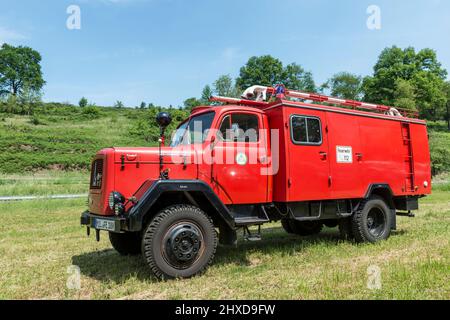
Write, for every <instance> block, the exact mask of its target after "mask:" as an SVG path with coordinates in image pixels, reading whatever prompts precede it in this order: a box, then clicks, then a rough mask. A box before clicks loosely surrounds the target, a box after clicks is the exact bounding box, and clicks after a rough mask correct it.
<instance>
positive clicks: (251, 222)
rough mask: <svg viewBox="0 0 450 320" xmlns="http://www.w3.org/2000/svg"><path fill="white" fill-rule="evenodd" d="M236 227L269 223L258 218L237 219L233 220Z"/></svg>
mask: <svg viewBox="0 0 450 320" xmlns="http://www.w3.org/2000/svg"><path fill="white" fill-rule="evenodd" d="M234 222H235V224H236V225H237V226H245V225H255V224H263V223H266V222H269V220H268V219H261V218H258V217H238V218H235V219H234Z"/></svg>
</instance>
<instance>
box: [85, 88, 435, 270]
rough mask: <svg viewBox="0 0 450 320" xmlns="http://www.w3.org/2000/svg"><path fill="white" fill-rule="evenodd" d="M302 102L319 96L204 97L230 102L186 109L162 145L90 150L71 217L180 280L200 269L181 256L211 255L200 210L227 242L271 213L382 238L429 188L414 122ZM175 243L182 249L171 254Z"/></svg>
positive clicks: (289, 224) (315, 228)
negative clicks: (86, 187)
mask: <svg viewBox="0 0 450 320" xmlns="http://www.w3.org/2000/svg"><path fill="white" fill-rule="evenodd" d="M264 90H266V89H264ZM268 91H270V90H268ZM255 92H256V91H255ZM272 92H274V89H273V90H272ZM293 94H294V96H295V97H296V98H303V97H305V96H307V94H304V93H297V92H294V93H293ZM308 97H310V98H311V97H312V99H313V100H315V101H318V102H323V103H322V104H311V103H305V102H303V101H298V100H297V101H295V100H294V101H293V100H288V99H285V97H284V96H282V97H279V96H277V99H274V101H271V102H264V101H255V100H247V99H245V100H238V99H232V98H215V99H214V100H216V101H221V102H223V103H224V102H225V103H227V102H228V103H231V104H226V105H219V106H205V107H198V108H195V109H194V110H193V111H192V113H191V115H190V117H189V119H187V120H186V121H184V122H183V123H181V124H180V125H179V127H178V130H177V133H175V135H174V137H173V139H172V143H171V145H170V146H160V148H155V147H153V148H151V147H140V148H128V147H123V148H117V147H114V148H106V149H103V150H101V151H100V152H98V154H97V155H96V156H95V158H94V160H93V163H92V172H91V182H90V192H89V210H88V211H86V212H84V213H83V214H82V217H81V223H82V224H83V225H86V226H87V227H88V232H89V230H90V228H94V229H95V230H96V232H97V237H98V236H99V230H107V231H109V234H110V238H111V243H112V244H113V246H114V247H115V248H116V249H117V250H118V251H119V252H121V253H125V254H127V253H130V252H135V251H140V250H141V249H137V246H139V248H142V252H143V254H144V257H146V261H147V262H148V263H149V265H150V266H151V267H152V270H153V271H154V273H155V274H156V275H157V276H160V277H163V276H169V277H176V276H182V277H184V276H190V275H193V274H196V273H198V272H199V270H201V269H202V268H204V267H205V266H206V265H207V262H205V261H203V260H202V261H203V262H196V261H197V260H195V261H194V257H195V259H203V257H202V256H199V254H192V252H191V251H189V250H212V249H211V246H212V247H214V250H215V242H214V241H213V240H210V241H209V242H208V241H207V240H205V239H206V238H207V236H208V232H206V231H205V228H206V229H207V228H208V223H209V222H208V220H203V222H202V221H200V220H201V219H205V218H204V217H207V218H206V219H210V221H211V222H210V223H211V224H212V226H213V227H215V228H218V229H219V236H220V239H219V240H220V241H221V242H223V243H227V244H232V243H236V230H237V229H238V228H240V227H243V228H244V230H246V232H247V235H251V234H250V231H249V229H248V226H251V225H258V226H260V225H261V224H263V223H265V222H270V221H277V220H281V222H282V225H283V228H284V229H285V230H286V231H287V232H290V233H295V234H299V235H309V234H314V233H318V232H319V231H320V230H321V228H322V226H323V225H326V226H328V227H335V226H339V229H340V231H341V234H346V235H347V236H348V237H352V238H355V239H356V240H358V241H369V242H375V241H378V240H383V239H386V238H387V237H388V236H389V234H390V230H391V229H395V228H396V219H395V218H396V215H408V216H411V210H415V209H417V208H418V199H419V198H420V197H422V196H425V195H427V194H429V193H431V168H430V154H429V146H428V134H427V127H426V123H425V121H423V120H419V119H417V118H414V117H409V116H405V115H407V114H403V116H402V115H401V114H400V113H399V112H398V110H397V109H393V108H389V107H386V106H375V105H372V104H367V103H359V102H355V101H348V100H341V99H337V98H330V97H324V96H320V95H314V94H309V95H308ZM327 99H328V100H327ZM327 101H328V102H329V101H332V102H339V103H340V104H344V105H345V106H347V107H349V108H342V107H336V106H330V105H326V104H325V103H326V102H327ZM356 107H362V108H366V109H373V110H370V111H362V110H356ZM376 111H378V112H376ZM379 111H382V112H379ZM166 117H167V115H166ZM166 120H167V119H166ZM196 123H200V124H202V126H203V128H200V130H198V129H196V127H195V125H196ZM245 130H247V131H249V132H250V131H251V132H253V135H247V133H246V132H247V131H246V132H244V131H245ZM252 130H253V131H252ZM162 132H163V129H162ZM198 133H200V137H201V139H197V138H196V134H198ZM242 133H244V134H243V135H242ZM187 137H188V138H187ZM185 141H188V143H184V142H185ZM196 210H200V213H199V212H197V211H196ZM175 211H176V212H179V214H178V215H174V217H172V216H171V215H172V214H173V213H174V212H175ZM199 215H200V216H202V217H203V218H201V219H200V220H198V221H197V222H196V219H197V218H195V217H197V216H199ZM176 217H178V219H179V220H176ZM165 219H168V220H169V222H170V221H172V222H171V223H172V224H171V225H170V223H169V222H167V225H166V224H164V223H165V222H164V221H165ZM170 219H172V220H170ZM174 219H175V220H174ZM194 220H195V221H194ZM180 221H181V222H180ZM205 221H206V222H205ZM180 224H181V226H180ZM158 228H162V229H163V231H161V232H160V233H158V232H159V231H158V232H156V231H155V230H159V229H158ZM164 228H166V229H164ZM180 228H181V229H180ZM244 234H245V232H244ZM180 235H187V236H185V238H186V237H187V238H186V239H184V238H183V237H182V236H180ZM209 236H210V237H212V238H214V237H215V234H213V233H210V234H209ZM212 238H211V239H212ZM248 238H249V239H250V238H251V237H248ZM149 239H150V240H151V241H154V242H151V241H150V240H149ZM179 239H184V240H182V242H183V243H184V244H185V245H186V246H185V247H186V248H187V249H185V252H184V255H180V257H181V258H179V259H178V258H176V255H177V252H179V250H180V248H181V247H179V246H177V245H176V243H178V241H179ZM192 239H194V240H195V241H194V240H192ZM146 241H147V242H146ZM211 241H212V242H211ZM124 243H125V244H126V245H125V244H124ZM129 243H133V246H131V245H130V244H129ZM153 243H157V244H156V245H154V244H153ZM197 243H203V244H204V246H205V247H204V249H201V248H202V247H199V246H196V245H194V244H197ZM189 244H190V247H189ZM153 245H154V246H156V247H152V246H153ZM141 246H142V247H141ZM158 246H160V247H158ZM188 247H189V248H190V249H189V248H188ZM124 248H125V249H126V250H125V249H124ZM183 248H184V247H183ZM177 250H178V251H177ZM155 252H159V253H158V254H161V255H162V258H155ZM186 252H188V253H186ZM202 252H203V251H202ZM205 252H206V251H205ZM211 252H212V251H211ZM211 252H210V253H208V254H210V255H211V254H213V253H211ZM158 259H159V260H158ZM161 259H162V260H161ZM177 259H178V260H177ZM204 259H206V258H204ZM161 261H165V262H161ZM186 261H189V263H190V265H189V266H188V267H186V268H184V264H185V263H186ZM197 263H198V266H197V267H196V265H197ZM202 270H203V269H202Z"/></svg>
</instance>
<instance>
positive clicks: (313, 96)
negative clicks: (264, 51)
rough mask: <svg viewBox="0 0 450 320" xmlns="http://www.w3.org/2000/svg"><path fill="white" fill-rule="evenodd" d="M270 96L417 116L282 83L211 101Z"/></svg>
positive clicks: (260, 101) (251, 101) (254, 101)
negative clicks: (311, 91)
mask: <svg viewBox="0 0 450 320" xmlns="http://www.w3.org/2000/svg"><path fill="white" fill-rule="evenodd" d="M271 97H275V98H276V99H284V98H285V97H291V98H295V99H301V100H310V101H315V102H322V103H328V104H333V105H338V106H345V107H351V108H353V109H365V110H372V111H378V112H381V113H384V114H387V115H391V116H399V117H401V116H405V117H414V118H417V117H418V114H417V112H415V111H412V110H407V109H400V108H394V107H389V106H385V105H382V104H373V103H367V102H361V101H355V100H348V99H341V98H336V97H330V96H325V95H321V94H317V93H309V92H303V91H298V90H289V89H286V88H285V87H284V86H283V85H277V86H276V87H265V86H252V87H250V88H248V89H247V90H245V91H244V93H243V94H242V98H243V99H238V98H227V97H211V101H219V102H224V103H236V104H242V105H254V106H261V105H266V103H267V102H266V101H270V98H271Z"/></svg>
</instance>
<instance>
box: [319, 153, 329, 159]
mask: <svg viewBox="0 0 450 320" xmlns="http://www.w3.org/2000/svg"><path fill="white" fill-rule="evenodd" d="M319 156H320V159H321V160H326V159H327V153H326V152H324V151H320V152H319Z"/></svg>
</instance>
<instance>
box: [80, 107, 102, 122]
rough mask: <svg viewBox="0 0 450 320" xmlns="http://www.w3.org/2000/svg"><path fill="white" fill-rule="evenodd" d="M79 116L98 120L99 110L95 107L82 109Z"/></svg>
mask: <svg viewBox="0 0 450 320" xmlns="http://www.w3.org/2000/svg"><path fill="white" fill-rule="evenodd" d="M81 114H82V115H84V116H85V117H87V118H89V119H97V118H100V109H99V108H98V107H96V106H88V107H84V108H83V111H81Z"/></svg>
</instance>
